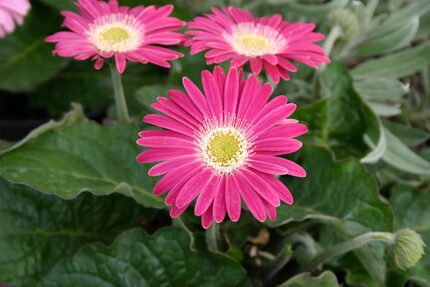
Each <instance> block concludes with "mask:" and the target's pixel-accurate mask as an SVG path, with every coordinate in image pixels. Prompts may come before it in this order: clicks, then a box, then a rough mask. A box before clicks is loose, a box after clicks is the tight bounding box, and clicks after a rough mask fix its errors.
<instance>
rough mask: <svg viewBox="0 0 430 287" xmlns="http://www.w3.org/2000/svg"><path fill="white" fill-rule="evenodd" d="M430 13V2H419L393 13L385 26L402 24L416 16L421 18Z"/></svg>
mask: <svg viewBox="0 0 430 287" xmlns="http://www.w3.org/2000/svg"><path fill="white" fill-rule="evenodd" d="M428 11H430V2H429V1H427V0H417V1H414V2H412V3H411V4H409V5H405V6H404V7H402V8H401V9H398V10H397V11H395V12H393V13H392V14H391V15H390V17H389V18H388V19H387V20H386V21H385V23H384V24H385V25H390V24H394V23H398V22H402V21H404V20H406V19H410V18H412V17H414V16H421V15H423V14H424V13H427V12H428Z"/></svg>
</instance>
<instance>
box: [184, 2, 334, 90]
mask: <svg viewBox="0 0 430 287" xmlns="http://www.w3.org/2000/svg"><path fill="white" fill-rule="evenodd" d="M315 27H316V26H315V24H309V23H302V22H297V23H289V22H286V21H282V17H281V16H280V15H278V14H277V15H274V16H272V17H271V18H269V17H261V18H257V17H254V16H253V15H252V14H251V13H250V12H249V11H246V10H242V9H239V8H233V7H227V8H224V9H222V10H218V9H215V8H214V9H212V14H205V15H204V16H199V17H196V18H195V19H194V20H193V21H192V22H189V23H188V30H187V32H186V34H187V35H188V36H189V37H190V38H189V39H188V40H187V41H186V42H185V46H190V47H191V54H197V53H200V52H205V57H206V60H207V64H217V63H222V62H225V61H230V67H235V68H239V67H242V66H243V65H245V64H246V63H248V62H249V63H250V68H251V71H252V73H254V74H255V75H258V74H260V73H261V71H262V70H263V69H264V70H265V72H266V73H267V74H268V76H269V77H270V78H271V79H272V80H273V82H275V83H278V82H279V81H280V79H284V80H286V81H288V80H289V79H290V73H291V72H295V71H296V70H297V68H296V67H295V66H294V64H293V63H292V62H291V61H292V60H293V61H297V62H302V63H304V64H306V65H308V66H310V67H312V68H315V69H317V68H318V67H319V65H322V64H327V63H329V62H330V59H329V58H328V57H327V56H326V55H325V53H324V51H323V49H322V48H321V47H320V46H318V45H317V44H315V43H316V42H319V41H322V40H323V39H324V35H322V34H320V33H317V32H314V31H313V30H314V29H315Z"/></svg>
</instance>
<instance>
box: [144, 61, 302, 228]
mask: <svg viewBox="0 0 430 287" xmlns="http://www.w3.org/2000/svg"><path fill="white" fill-rule="evenodd" d="M202 83H203V91H204V93H202V92H201V91H200V90H199V88H197V87H196V86H195V85H194V84H193V83H192V82H191V81H190V80H189V79H188V78H184V79H183V85H184V87H185V90H186V92H187V93H186V94H185V93H183V92H180V91H176V90H171V91H169V93H168V95H169V98H158V103H155V104H153V108H155V109H157V110H158V111H160V112H161V113H163V114H164V115H162V114H152V115H147V116H146V117H145V118H144V121H145V122H146V123H149V124H153V125H156V126H158V127H161V128H164V129H163V130H146V131H142V132H141V133H139V136H140V139H139V140H138V141H137V143H138V144H139V145H142V146H145V147H149V149H147V150H145V151H143V152H142V153H140V154H139V155H138V156H137V160H138V162H140V163H152V162H161V163H159V164H157V165H155V166H154V167H152V168H151V169H150V170H149V175H150V176H160V175H163V177H162V178H161V179H160V180H159V181H158V182H157V184H156V185H155V187H154V193H155V194H157V195H160V194H164V193H167V192H168V195H167V197H166V204H167V205H171V207H172V208H171V216H172V217H177V216H179V215H180V214H181V213H182V212H183V211H184V210H185V209H186V208H188V206H189V205H190V204H191V203H192V202H193V201H194V199H197V200H196V205H195V209H194V212H195V214H196V215H197V216H202V225H203V227H204V228H208V227H209V226H210V225H211V224H212V222H213V221H214V220H215V221H216V222H221V221H223V220H224V217H225V215H226V214H228V215H229V217H230V219H231V220H232V221H237V220H239V217H240V213H241V199H243V201H244V202H245V204H246V205H247V207H248V209H249V210H250V211H251V213H252V214H253V215H254V216H255V217H256V218H257V219H258V220H260V221H264V220H265V219H266V214H267V216H268V217H269V218H270V219H271V220H274V219H275V218H276V207H277V206H279V205H280V201H283V202H285V203H287V204H292V202H293V198H292V196H291V194H290V192H289V190H288V189H287V187H285V186H284V185H283V184H282V183H281V182H280V181H279V180H278V179H277V178H276V177H275V175H285V174H288V175H292V176H298V177H304V176H305V175H306V172H305V171H304V170H303V168H302V167H300V166H299V165H298V164H296V163H294V162H292V161H290V160H288V159H285V158H282V157H279V155H282V154H288V153H292V152H295V151H297V150H298V149H300V147H301V146H302V144H301V142H300V141H298V140H296V139H294V137H297V136H300V135H302V134H304V133H306V131H307V128H306V126H304V125H302V124H299V123H298V122H297V121H296V120H290V119H287V118H288V117H289V116H290V115H291V114H292V113H293V112H294V110H295V109H296V105H295V104H289V103H287V98H286V97H285V96H278V97H275V98H274V99H273V100H271V101H269V102H268V100H269V97H270V95H271V93H272V87H271V86H270V85H269V84H264V85H262V84H261V83H260V82H259V81H258V79H257V77H255V76H254V75H250V76H249V77H248V79H247V80H242V78H241V73H240V72H238V70H236V69H231V70H230V71H229V73H228V75H227V76H225V74H224V72H223V71H222V69H221V68H220V67H216V68H215V70H214V73H213V74H211V73H210V72H208V71H203V72H202Z"/></svg>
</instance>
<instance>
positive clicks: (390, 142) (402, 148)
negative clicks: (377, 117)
mask: <svg viewBox="0 0 430 287" xmlns="http://www.w3.org/2000/svg"><path fill="white" fill-rule="evenodd" d="M384 134H385V137H386V139H387V148H386V150H385V152H384V153H383V155H382V159H383V160H384V161H385V162H386V163H388V164H389V165H391V166H393V167H395V168H397V169H399V170H402V171H405V172H408V173H413V174H418V175H430V162H429V161H427V160H425V159H423V158H422V157H420V156H419V155H418V154H416V153H414V152H413V151H412V150H411V149H409V148H408V147H407V146H406V145H405V144H404V143H402V142H401V141H400V140H399V139H398V138H397V137H396V136H395V135H393V134H392V133H391V132H390V131H389V130H388V129H387V128H384ZM369 145H370V146H373V143H372V141H371V140H369Z"/></svg>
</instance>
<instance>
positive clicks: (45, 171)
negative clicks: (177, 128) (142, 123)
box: [0, 122, 163, 207]
mask: <svg viewBox="0 0 430 287" xmlns="http://www.w3.org/2000/svg"><path fill="white" fill-rule="evenodd" d="M138 131H139V127H138V126H137V125H135V124H116V125H112V126H105V127H104V126H100V125H98V124H96V123H94V122H85V123H81V124H77V125H74V126H70V127H67V128H65V129H62V130H51V131H49V132H46V133H44V134H42V135H40V136H39V137H37V138H35V139H32V140H29V141H28V142H25V143H24V144H23V145H21V146H19V147H17V148H15V149H13V150H12V151H10V152H7V153H6V154H4V155H3V156H2V157H0V174H1V175H3V176H4V177H5V178H6V179H8V180H10V181H12V182H17V183H22V184H26V185H29V186H31V187H33V188H35V189H37V190H40V191H43V192H46V193H52V194H55V195H58V196H60V197H62V198H66V199H71V198H74V197H76V196H77V195H78V194H79V193H81V192H83V191H90V192H92V193H94V194H97V195H102V194H108V193H112V192H118V193H122V194H125V195H127V196H131V197H133V198H135V199H136V200H137V201H138V202H139V203H141V204H143V205H145V206H150V207H162V206H163V200H162V198H160V197H157V196H155V195H153V194H152V187H153V185H154V181H155V180H154V179H153V178H150V177H149V176H148V175H147V172H148V166H147V165H142V164H138V163H137V162H136V155H137V154H138V153H139V151H140V148H139V147H138V146H137V145H136V143H135V141H136V139H137V133H138Z"/></svg>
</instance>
